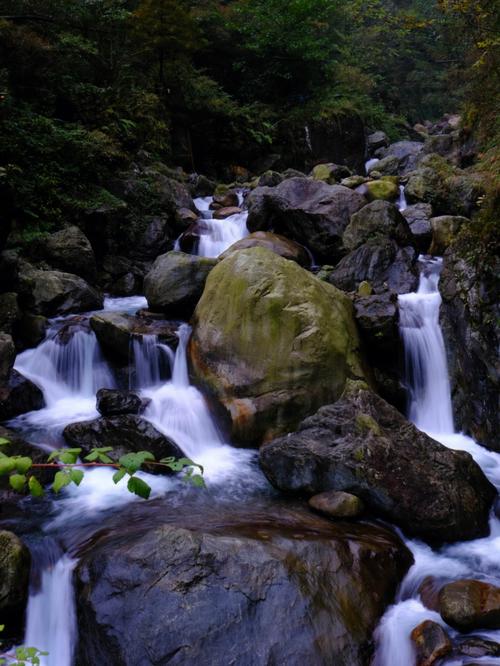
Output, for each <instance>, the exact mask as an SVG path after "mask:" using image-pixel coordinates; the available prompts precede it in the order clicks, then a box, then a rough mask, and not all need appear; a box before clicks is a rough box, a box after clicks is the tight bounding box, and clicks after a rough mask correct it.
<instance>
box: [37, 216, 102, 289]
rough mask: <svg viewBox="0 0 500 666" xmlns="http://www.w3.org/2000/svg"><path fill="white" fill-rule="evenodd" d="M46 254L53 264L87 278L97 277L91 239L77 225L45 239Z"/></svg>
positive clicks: (61, 269)
mask: <svg viewBox="0 0 500 666" xmlns="http://www.w3.org/2000/svg"><path fill="white" fill-rule="evenodd" d="M44 254H45V257H46V259H47V261H48V262H49V264H50V265H51V266H53V267H54V268H57V269H58V270H60V271H64V272H68V273H74V274H75V275H79V276H80V277H82V278H84V279H85V280H89V281H91V282H93V281H94V280H95V279H96V273H97V267H96V261H95V256H94V251H93V249H92V246H91V245H90V242H89V239H88V238H87V236H85V234H84V233H83V231H81V229H79V228H78V227H76V226H71V227H66V228H65V229H61V231H57V232H56V233H54V234H51V235H50V236H49V237H48V238H47V239H46V240H45V241H44Z"/></svg>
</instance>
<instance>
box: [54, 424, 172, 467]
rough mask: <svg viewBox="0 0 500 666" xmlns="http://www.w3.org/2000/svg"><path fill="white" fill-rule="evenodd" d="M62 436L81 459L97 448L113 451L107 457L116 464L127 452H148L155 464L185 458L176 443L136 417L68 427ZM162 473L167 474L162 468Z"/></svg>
mask: <svg viewBox="0 0 500 666" xmlns="http://www.w3.org/2000/svg"><path fill="white" fill-rule="evenodd" d="M63 436H64V439H65V440H66V442H67V443H68V444H69V445H70V446H73V447H79V448H81V449H82V455H86V454H87V453H89V452H90V450H91V449H93V448H96V447H100V446H111V447H112V448H113V451H112V452H111V453H109V456H110V458H112V459H113V460H118V458H120V456H122V455H124V454H125V453H129V452H130V451H150V452H151V453H152V454H153V455H154V456H155V457H156V459H157V460H159V459H160V458H167V457H169V456H174V457H175V458H183V457H184V453H183V452H182V451H181V449H180V448H179V447H178V446H177V444H175V442H173V441H172V440H171V439H169V438H168V437H166V436H165V435H163V434H162V433H161V432H159V431H158V430H156V428H155V427H154V426H153V425H152V424H151V423H150V422H149V421H146V419H143V418H141V417H140V416H136V415H135V414H123V415H120V416H110V417H102V418H99V419H93V420H91V421H80V422H78V423H70V425H68V426H66V428H64V431H63ZM148 471H151V470H148ZM162 472H164V473H167V472H168V471H166V470H164V469H163V468H162Z"/></svg>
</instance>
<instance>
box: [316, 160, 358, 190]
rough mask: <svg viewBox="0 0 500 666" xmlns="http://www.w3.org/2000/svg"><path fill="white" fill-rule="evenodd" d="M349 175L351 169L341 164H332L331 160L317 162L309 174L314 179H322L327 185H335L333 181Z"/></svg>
mask: <svg viewBox="0 0 500 666" xmlns="http://www.w3.org/2000/svg"><path fill="white" fill-rule="evenodd" d="M351 175H352V174H351V170H350V169H348V168H347V167H346V166H344V165H343V164H342V165H340V164H332V163H331V162H328V163H327V164H317V165H316V166H315V167H314V169H313V170H312V171H311V176H312V177H313V178H314V180H322V181H323V182H325V183H328V184H329V185H335V183H338V182H340V181H341V180H342V178H348V177H349V176H351Z"/></svg>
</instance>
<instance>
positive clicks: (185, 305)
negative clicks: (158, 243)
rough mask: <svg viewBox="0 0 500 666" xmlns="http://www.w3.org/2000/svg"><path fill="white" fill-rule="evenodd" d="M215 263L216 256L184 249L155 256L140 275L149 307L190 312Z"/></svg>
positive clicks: (158, 310) (172, 313)
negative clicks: (188, 252) (203, 254)
mask: <svg viewBox="0 0 500 666" xmlns="http://www.w3.org/2000/svg"><path fill="white" fill-rule="evenodd" d="M216 263H217V260H216V259H208V258H206V257H197V256H194V255H191V254H184V252H167V253H166V254H162V255H161V256H159V257H158V258H157V259H156V261H155V262H154V264H153V267H152V268H151V270H150V271H149V273H148V274H147V275H146V277H145V278H144V293H145V296H146V298H147V299H148V305H149V307H150V308H151V310H154V311H156V312H167V313H168V314H169V315H173V316H190V315H191V313H192V312H193V310H194V308H195V307H196V304H197V302H198V300H199V298H200V296H201V294H202V293H203V288H204V286H205V281H206V279H207V276H208V274H209V273H210V271H211V270H212V269H213V267H214V266H215V264H216Z"/></svg>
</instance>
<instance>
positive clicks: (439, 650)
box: [410, 620, 453, 666]
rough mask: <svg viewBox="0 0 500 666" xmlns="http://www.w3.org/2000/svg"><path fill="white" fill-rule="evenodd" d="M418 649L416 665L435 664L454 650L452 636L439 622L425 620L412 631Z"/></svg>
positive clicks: (429, 665)
mask: <svg viewBox="0 0 500 666" xmlns="http://www.w3.org/2000/svg"><path fill="white" fill-rule="evenodd" d="M410 637H411V640H412V641H413V643H414V644H415V648H416V651H417V661H416V666H434V665H435V664H436V662H437V661H439V660H440V659H442V658H443V657H446V656H447V655H449V654H450V653H451V652H452V650H453V645H452V643H451V640H450V637H449V636H448V634H447V633H446V631H445V630H444V629H443V627H442V626H441V625H440V624H438V623H437V622H432V620H425V621H424V622H422V623H421V624H419V625H418V626H417V627H415V629H413V631H412V632H411V635H410Z"/></svg>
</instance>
